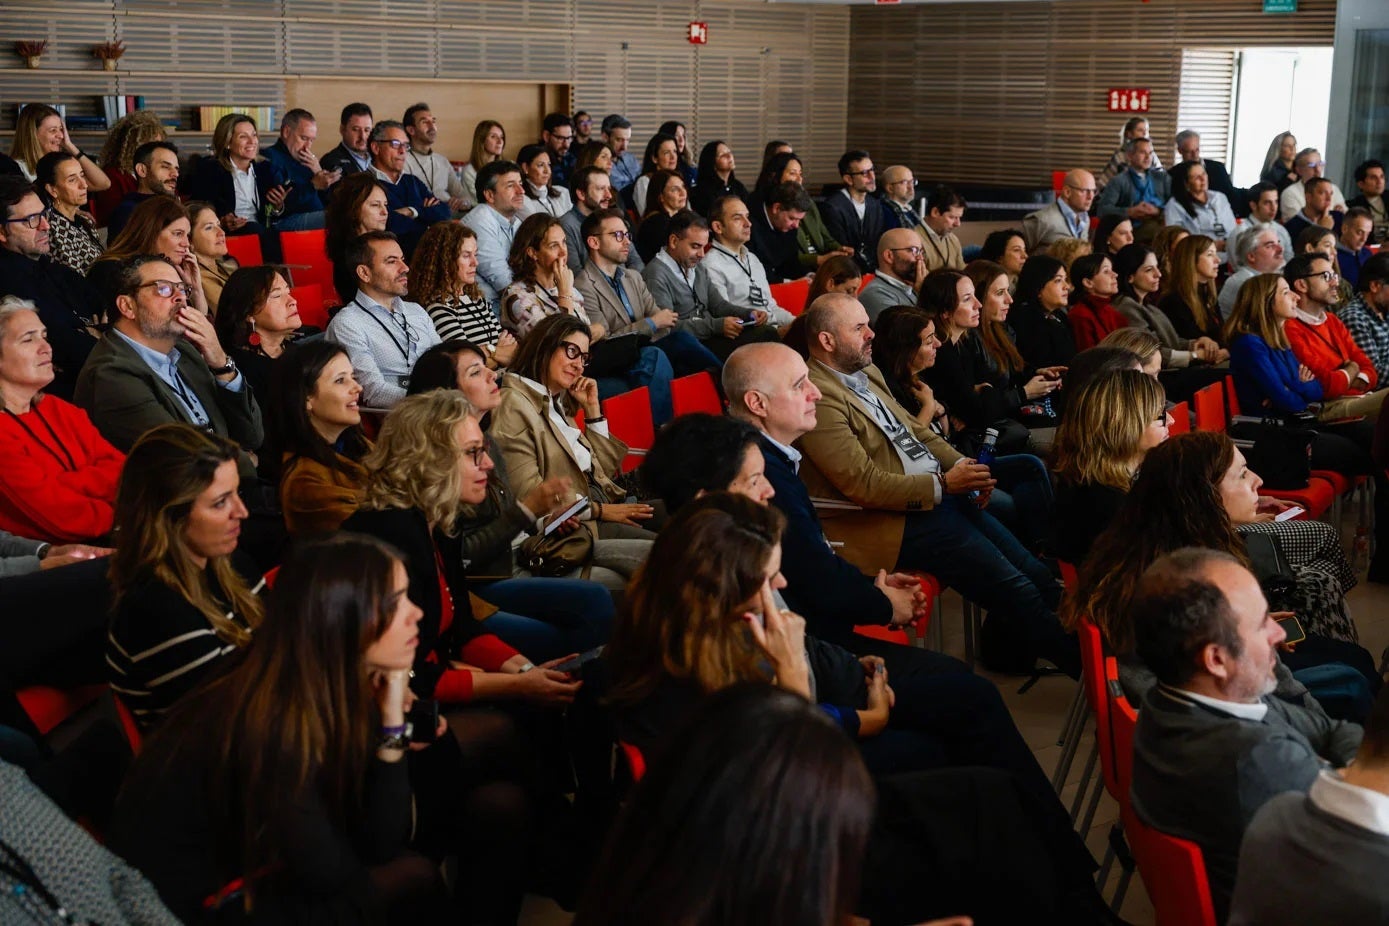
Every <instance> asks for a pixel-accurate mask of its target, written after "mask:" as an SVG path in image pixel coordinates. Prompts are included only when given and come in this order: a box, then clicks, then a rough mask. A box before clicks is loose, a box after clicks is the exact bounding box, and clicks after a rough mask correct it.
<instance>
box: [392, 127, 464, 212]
mask: <svg viewBox="0 0 1389 926" xmlns="http://www.w3.org/2000/svg"><path fill="white" fill-rule="evenodd" d="M400 123H401V125H402V126H404V127H405V135H406V137H407V138H408V139H409V140H410V149H409V154H408V155H407V156H406V158H405V173H407V174H411V175H412V176H414V177H416V178H418V179H420V180H422V181H424V185H425V187H426V188H427V189H428V190H429V192H430V195H432V196H433V197H434V199H435V200H437V201H438V202H440V203H446V204H447V205H448V207H449V211H450V212H452V213H453V214H455V215H457V214H459V213H462V212H464V211H465V210H466V209H467V208H468V206H467V202H466V200H465V199H464V198H463V182H462V180H461V179H460V178H459V176H458V175H457V174H456V173H454V172H453V164H452V163H450V161H449V159H448V156H447V155H445V154H444V153H443V152H441V151H435V150H434V142H435V141H437V140H438V138H439V120H438V119H436V118H435V117H434V113H433V111H432V110H431V109H430V107H429V104H428V103H415V104H413V105H412V106H410V107H408V108H407V109H406V110H405V115H403V116H401V118H400Z"/></svg>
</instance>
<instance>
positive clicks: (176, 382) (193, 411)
mask: <svg viewBox="0 0 1389 926" xmlns="http://www.w3.org/2000/svg"><path fill="white" fill-rule="evenodd" d="M172 373H173V387H174V394H175V395H177V396H178V397H179V400H180V401H182V402H183V404H184V406H185V407H186V408H187V409H188V415H189V417H190V418H192V419H193V423H194V424H196V425H197V426H198V427H200V428H202V427H207V425H208V424H209V422H210V419H209V418H208V417H207V412H206V410H205V409H204V410H203V411H202V412H199V411H198V406H196V405H194V404H193V399H192V397H191V396H190V395H189V394H188V387H187V386H185V385H184V384H183V377H182V376H180V375H179V372H178V364H177V363H175V364H174V365H173V370H172Z"/></svg>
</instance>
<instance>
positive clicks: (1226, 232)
mask: <svg viewBox="0 0 1389 926" xmlns="http://www.w3.org/2000/svg"><path fill="white" fill-rule="evenodd" d="M1171 173H1172V198H1171V199H1169V200H1168V201H1167V205H1166V206H1165V207H1164V209H1163V218H1164V219H1165V220H1166V222H1167V224H1168V225H1180V226H1181V227H1182V228H1185V229H1186V230H1187V231H1189V232H1191V233H1192V234H1193V235H1205V236H1206V237H1207V238H1211V239H1212V240H1214V241H1215V247H1216V251H1217V256H1218V257H1219V258H1220V262H1221V263H1224V262H1225V248H1226V241H1227V240H1228V239H1229V238H1230V236H1231V235H1233V234H1234V233H1235V211H1234V209H1232V208H1231V207H1230V200H1229V199H1227V198H1226V196H1225V194H1224V193H1222V192H1220V191H1219V190H1212V189H1211V188H1210V178H1209V177H1208V176H1207V175H1206V168H1205V166H1204V165H1202V164H1201V162H1200V161H1183V162H1182V163H1180V164H1178V165H1176V166H1175V167H1173V168H1172V171H1171Z"/></svg>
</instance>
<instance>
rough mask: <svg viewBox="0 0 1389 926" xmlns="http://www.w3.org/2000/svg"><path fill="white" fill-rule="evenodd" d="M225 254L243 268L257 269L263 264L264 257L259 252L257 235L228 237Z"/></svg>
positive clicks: (258, 237)
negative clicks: (234, 259)
mask: <svg viewBox="0 0 1389 926" xmlns="http://www.w3.org/2000/svg"><path fill="white" fill-rule="evenodd" d="M227 253H228V254H230V255H231V256H232V257H235V258H236V262H237V263H238V264H240V265H241V266H243V267H259V266H260V265H261V264H263V263H265V257H264V255H262V254H261V252H260V236H259V235H228V236H227Z"/></svg>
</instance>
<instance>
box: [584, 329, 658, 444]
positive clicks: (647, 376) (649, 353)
mask: <svg viewBox="0 0 1389 926" xmlns="http://www.w3.org/2000/svg"><path fill="white" fill-rule="evenodd" d="M674 378H675V372H674V370H672V369H671V366H670V361H669V360H668V359H666V355H665V354H664V353H662V352H661V351H659V350H657V349H656V348H654V347H650V346H647V347H643V348H642V349H641V351H640V353H639V354H638V355H637V363H636V365H635V366H634V367H632V368H631V369H630V370H628V371H627V375H626V376H625V377H623V376H600V377H597V381H598V396H599V398H603V399H610V398H612V397H613V396H615V395H621V394H622V393H624V392H626V391H628V390H629V389H637V388H639V387H641V386H645V387H646V388H647V389H649V390H651V420H652V422H653V423H654V424H655V425H656V427H658V428H659V427H660V426H661V425H663V424H665V423H666V422H667V421H669V420H670V419H672V418H674V417H675V403H674V400H673V399H672V398H671V395H670V381H671V380H672V379H674Z"/></svg>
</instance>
